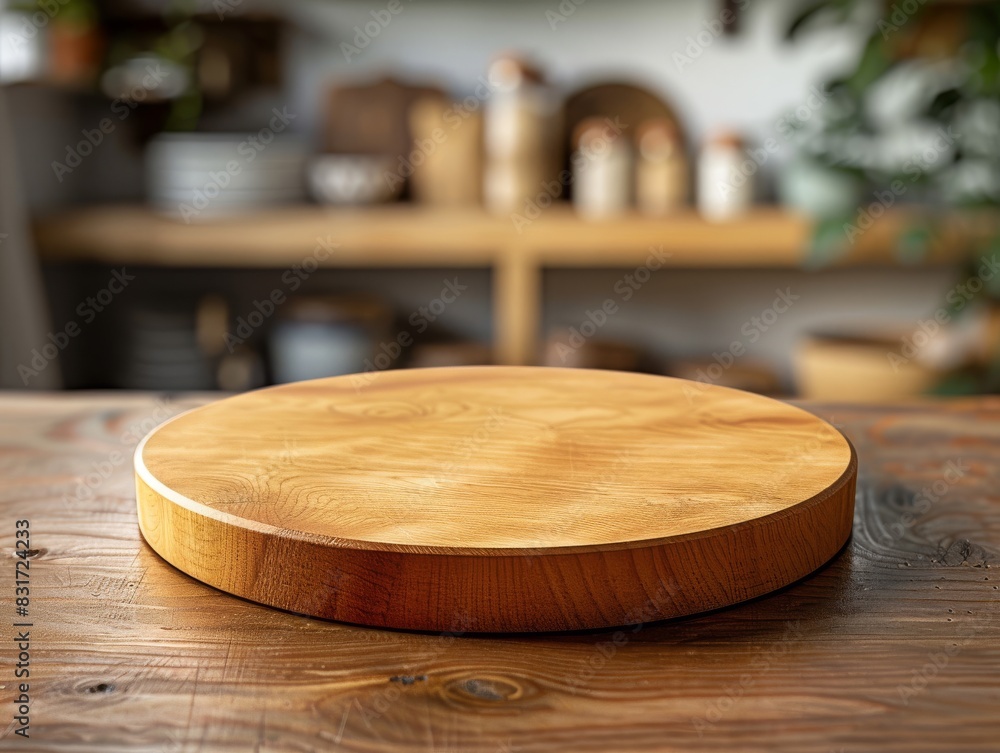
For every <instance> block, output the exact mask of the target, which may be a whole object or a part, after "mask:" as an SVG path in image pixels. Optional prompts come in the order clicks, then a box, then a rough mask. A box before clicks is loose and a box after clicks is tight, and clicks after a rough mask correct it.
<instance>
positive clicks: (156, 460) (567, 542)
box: [135, 366, 857, 632]
mask: <svg viewBox="0 0 1000 753" xmlns="http://www.w3.org/2000/svg"><path fill="white" fill-rule="evenodd" d="M135 467H136V479H137V484H138V506H139V525H140V528H141V530H142V532H143V534H144V536H145V538H146V541H147V542H149V544H150V545H151V546H152V547H153V549H155V550H156V551H157V552H159V553H160V554H161V555H162V556H163V557H164V558H165V559H166V560H167V561H168V562H170V563H172V564H173V565H175V566H176V567H178V568H179V569H181V570H183V571H184V572H186V573H188V574H190V575H193V576H194V577H196V578H198V579H199V580H202V581H205V582H206V583H208V584H210V585H213V586H216V587H217V588H220V589H222V590H224V591H228V592H230V593H234V594H237V595H239V596H243V597H246V598H248V599H252V600H254V601H259V602H262V603H265V604H270V605H273V606H277V607H281V608H283V609H288V610H290V611H293V612H300V613H304V614H310V615H313V616H318V617H326V618H331V619H338V620H343V621H346V622H354V623H360V624H364V625H373V626H378V627H394V628H409V629H417V630H447V629H449V628H450V627H451V626H453V625H455V624H456V623H457V622H458V621H461V624H462V625H463V627H464V629H466V630H468V631H470V632H497V631H507V632H510V631H536V630H576V629H584V628H595V627H611V626H615V625H627V624H632V623H638V622H644V621H647V620H648V619H649V618H653V617H655V618H664V617H677V616H679V615H684V614H690V613H692V612H699V611H706V610H709V609H716V608H718V607H722V606H727V605H729V604H732V603H734V602H738V601H746V600H747V599H750V598H753V597H755V596H759V595H760V594H762V593H766V592H767V591H773V590H774V589H776V588H780V587H782V586H785V585H787V584H789V583H791V582H792V581H795V580H798V579H799V578H801V577H803V576H804V575H806V574H808V573H810V572H812V571H813V570H815V569H816V568H817V567H819V566H820V565H822V564H823V563H825V562H826V561H827V560H828V559H830V557H832V556H833V555H834V554H835V553H836V552H837V551H838V550H839V549H840V548H841V547H842V546H843V545H844V542H845V541H846V540H847V537H848V535H849V534H850V529H851V520H852V516H853V509H854V483H855V477H856V475H857V463H856V461H855V459H854V454H853V451H852V449H851V447H850V444H849V443H848V442H847V440H846V439H844V437H843V436H842V435H841V434H840V433H839V432H838V431H837V430H836V429H834V428H833V427H832V426H830V425H829V424H827V423H826V422H824V421H822V420H820V419H818V418H816V417H815V416H813V415H812V414H810V413H808V412H806V411H804V410H802V409H800V408H796V407H793V406H790V405H788V404H785V403H781V402H778V401H775V400H771V399H768V398H764V397H760V396H758V395H753V394H750V393H746V392H739V391H736V390H731V389H728V388H724V387H715V386H712V385H704V384H699V383H696V382H689V381H685V380H679V379H671V378H667V377H657V376H651V375H645V374H629V373H624V372H611V371H592V370H584V369H551V368H537V367H502V366H476V367H466V368H440V369H409V370H396V371H385V372H377V373H371V374H360V375H350V376H342V377H333V378H329V379H320V380H315V381H311V382H301V383H298V384H289V385H283V386H280V387H272V388H269V389H265V390H259V391H256V392H250V393H245V394H243V395H238V396H236V397H232V398H229V399H228V400H222V401H219V402H217V403H214V404H212V405H209V406H206V407H204V408H201V409H198V410H195V411H192V412H191V413H189V414H187V415H185V416H181V417H179V418H177V419H175V420H173V421H171V422H169V423H167V424H165V425H163V426H161V427H159V428H158V429H156V430H155V431H154V432H153V433H151V434H150V436H149V437H148V438H147V439H146V440H145V441H144V442H143V443H142V444H141V445H140V447H139V450H138V451H137V452H136V456H135ZM290 566H291V567H293V568H294V575H295V577H294V578H292V577H289V575H290V573H289V571H288V568H289V567H290ZM647 605H652V606H647Z"/></svg>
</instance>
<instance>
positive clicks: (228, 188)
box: [146, 133, 306, 222]
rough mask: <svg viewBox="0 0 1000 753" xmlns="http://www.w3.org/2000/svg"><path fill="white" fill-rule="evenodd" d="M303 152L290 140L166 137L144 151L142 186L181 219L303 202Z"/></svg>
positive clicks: (198, 135) (205, 135)
mask: <svg viewBox="0 0 1000 753" xmlns="http://www.w3.org/2000/svg"><path fill="white" fill-rule="evenodd" d="M305 158H306V149H305V148H304V147H303V145H302V144H301V143H300V142H299V141H298V140H297V139H295V138H294V137H291V136H273V137H272V139H271V141H270V142H269V143H267V144H264V143H262V142H261V140H260V139H259V138H258V136H256V135H252V136H251V135H245V134H228V133H165V134H160V135H159V136H157V137H156V138H155V139H153V141H152V142H151V143H150V145H149V148H148V149H147V151H146V188H147V195H148V197H149V201H150V203H151V204H152V205H153V206H154V207H155V208H156V209H158V210H160V211H162V212H165V213H167V214H170V215H172V216H176V217H180V218H182V219H184V220H186V221H189V222H193V221H196V220H202V219H209V218H214V217H219V216H225V215H230V214H239V213H242V212H248V211H252V210H255V209H259V208H261V207H267V206H272V205H275V204H290V203H298V202H302V201H304V199H305V187H304V168H305Z"/></svg>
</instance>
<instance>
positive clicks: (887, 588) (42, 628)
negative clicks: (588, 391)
mask: <svg viewBox="0 0 1000 753" xmlns="http://www.w3.org/2000/svg"><path fill="white" fill-rule="evenodd" d="M207 400H208V398H205V397H183V398H179V399H171V400H168V399H160V398H157V397H156V396H150V395H135V394H132V395H128V394H124V395H79V394H77V395H72V394H60V395H55V396H48V397H26V396H23V395H6V396H0V508H2V510H3V515H2V516H0V521H2V523H0V545H2V552H3V554H4V555H5V557H4V561H5V562H7V563H8V564H7V565H5V568H6V572H7V573H8V577H7V578H6V581H5V582H6V585H5V586H4V587H3V591H2V592H0V594H2V595H0V611H2V619H3V620H4V621H5V624H7V625H11V624H12V623H13V622H15V621H18V620H24V619H27V620H29V621H30V622H31V624H32V627H31V628H30V631H31V641H30V643H31V646H30V653H31V664H30V672H31V674H30V680H27V681H28V682H29V683H30V696H31V713H30V735H31V737H30V740H28V741H25V740H23V739H22V738H19V737H15V736H14V735H13V734H12V733H13V731H14V730H15V729H16V727H17V724H16V723H14V722H13V721H11V711H12V709H14V707H15V704H13V703H12V701H13V700H14V698H15V696H16V693H17V690H18V689H17V687H16V683H15V678H14V671H15V663H16V662H17V661H18V657H17V653H16V651H15V650H14V648H13V647H14V646H15V644H14V642H13V640H12V639H13V638H14V637H15V628H13V627H7V628H6V629H5V630H3V631H0V640H2V641H3V643H4V644H5V645H6V646H7V648H5V649H4V650H2V651H0V665H2V666H0V690H2V693H3V703H4V717H3V719H4V722H3V725H4V726H3V728H2V729H3V733H2V735H0V749H5V750H26V751H28V750H38V751H123V752H124V751H128V752H130V753H132V752H135V751H179V752H185V751H191V752H192V753H193V752H194V751H216V750H220V751H324V750H348V751H372V750H403V751H456V752H457V751H487V752H489V753H500V752H508V751H510V752H513V751H543V750H545V751H548V750H573V751H633V750H677V751H703V750H704V751H708V750H717V751H721V750H740V751H797V752H799V751H817V752H821V753H831V751H873V750H880V751H907V752H910V751H928V752H930V751H933V752H934V753H938V752H940V751H959V750H978V751H995V750H996V749H997V745H998V742H997V741H998V740H1000V614H998V613H1000V399H994V398H988V399H978V400H965V401H956V402H948V403H920V404H912V405H908V406H904V407H891V408H890V407H884V408H883V407H866V408H859V407H841V406H822V407H815V406H814V407H811V410H813V411H814V412H815V413H817V415H820V416H821V417H823V418H825V419H826V420H829V421H831V422H832V423H833V424H834V425H836V426H837V427H838V428H840V429H841V430H842V431H843V432H844V433H845V435H846V436H847V437H848V438H849V439H850V440H851V441H852V443H853V444H854V445H855V447H856V449H857V451H858V457H859V464H860V473H859V477H858V496H857V509H856V518H855V525H854V534H853V538H852V539H851V541H850V543H849V544H848V546H847V547H846V548H845V550H844V551H843V552H842V553H841V554H839V555H838V556H837V557H836V558H835V559H834V561H833V562H832V563H831V564H830V565H828V566H826V567H824V568H822V569H821V570H820V571H818V572H817V573H814V574H813V575H812V576H809V577H807V578H806V579H804V580H803V581H800V582H798V583H796V584H793V585H792V586H789V587H788V588H785V589H783V590H781V591H779V592H776V593H773V594H770V595H767V596H764V597H761V598H759V599H756V600H754V601H752V602H749V603H745V604H742V605H738V606H735V607H732V608H729V609H724V610H720V611H718V612H715V613H711V614H708V615H702V616H698V617H690V618H683V619H679V620H674V621H669V622H662V623H656V624H647V625H645V626H641V627H639V628H638V629H636V628H627V629H624V630H621V631H602V632H586V633H567V634H556V635H514V636H511V635H507V636H494V637H490V636H485V637H484V636H475V637H472V636H469V635H465V634H463V628H462V625H461V624H457V625H456V626H455V628H454V630H452V631H449V632H447V633H444V634H437V633H435V634H421V633H407V632H400V631H386V630H378V629H371V628H362V627H356V626H349V625H342V624H338V623H334V622H326V621H323V620H317V619H311V618H307V617H302V616H298V615H293V614H288V613H284V612H280V611H277V610H274V609H271V608H268V607H264V606H260V605H257V604H254V603H251V602H247V601H243V600H240V599H238V598H235V597H232V596H228V595H226V594H224V593H221V592H219V591H216V590H214V589H213V588H211V587H209V586H206V585H204V584H202V583H200V582H198V581H195V580H193V579H192V578H189V577H187V576H185V575H183V574H182V573H180V572H179V571H177V570H175V569H174V568H172V567H171V566H169V565H167V564H166V563H165V562H164V561H163V560H161V559H160V558H159V557H158V556H157V555H156V554H155V553H154V552H153V551H152V550H151V549H150V548H149V547H148V546H147V545H146V544H145V543H143V541H142V540H141V538H140V535H139V532H138V528H137V524H136V513H135V491H134V489H135V486H134V479H133V475H132V464H131V454H132V451H133V449H134V447H135V445H136V444H137V443H138V441H139V439H140V438H141V437H142V435H144V434H145V433H146V431H148V430H149V429H150V428H152V426H154V425H155V424H157V423H159V422H160V421H162V420H165V419H166V418H168V417H170V416H172V415H175V414H176V413H178V412H180V411H181V410H184V409H186V408H189V407H192V406H194V405H197V404H201V403H204V402H206V401H207ZM23 519H27V520H29V521H30V555H31V556H30V558H29V560H28V561H29V562H30V567H31V569H30V583H31V590H30V605H29V606H28V608H27V609H28V611H29V615H28V616H27V617H26V618H25V617H18V616H17V615H16V613H15V602H14V585H15V584H14V580H15V575H14V573H15V560H16V559H17V558H16V554H15V553H16V541H17V538H16V530H17V529H16V521H18V520H23ZM295 573H296V567H295V563H289V570H288V577H289V578H294V577H295ZM24 681H25V680H23V679H21V680H17V681H16V682H24Z"/></svg>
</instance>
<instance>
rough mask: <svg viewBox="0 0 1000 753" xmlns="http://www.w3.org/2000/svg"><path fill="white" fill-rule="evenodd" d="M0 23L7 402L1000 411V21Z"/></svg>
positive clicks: (123, 1)
mask: <svg viewBox="0 0 1000 753" xmlns="http://www.w3.org/2000/svg"><path fill="white" fill-rule="evenodd" d="M0 8H2V9H3V10H2V13H0V305H2V307H3V308H2V314H0V386H3V387H7V388H15V389H17V388H29V389H30V388H35V389H38V388H41V389H46V388H69V389H79V388H119V389H140V390H146V389H149V390H167V391H174V390H204V389H222V390H243V389H248V388H252V387H257V386H261V385H265V384H271V383H277V382H283V381H290V380H296V379H304V378H312V377H318V376H324V375H333V374H343V373H353V372H376V371H380V370H383V369H389V368H407V367H421V366H432V365H462V364H481V363H506V364H549V365H555V366H579V367H595V368H614V369H626V370H640V371H648V372H653V373H663V374H672V375H677V376H684V377H688V378H691V379H697V380H700V381H703V382H711V383H716V384H724V385H730V386H735V387H740V388H745V389H750V390H755V391H759V392H763V393H767V394H774V395H781V396H803V397H809V398H818V399H833V400H836V399H847V400H885V399H888V398H895V397H900V398H903V397H908V396H913V395H918V394H924V393H936V394H964V393H978V392H994V391H997V390H998V388H1000V308H998V304H997V302H996V301H997V296H998V295H1000V265H998V261H997V259H998V258H1000V241H998V238H1000V221H998V220H1000V213H998V211H997V207H998V204H1000V48H998V43H1000V3H997V2H962V1H958V0H956V1H954V2H935V1H934V0H925V1H920V0H905V1H901V0H897V1H896V2H885V3H882V2H871V1H868V2H859V1H858V0H819V1H818V2H817V0H807V1H806V2H778V1H777V0H735V1H734V0H700V1H699V2H682V1H681V0H673V1H667V2H653V1H652V0H626V1H624V2H622V1H620V0H619V1H618V2H612V1H611V0H514V1H513V2H503V3H501V2H488V1H487V0H466V1H465V2H454V0H451V1H448V0H412V2H411V1H409V0H286V2H281V3H279V2H258V1H256V0H211V1H209V0H205V1H203V2H184V1H181V0H176V1H170V2H168V1H161V2H157V1H156V0H142V1H140V0H120V1H118V2H97V0H37V2H36V0H0Z"/></svg>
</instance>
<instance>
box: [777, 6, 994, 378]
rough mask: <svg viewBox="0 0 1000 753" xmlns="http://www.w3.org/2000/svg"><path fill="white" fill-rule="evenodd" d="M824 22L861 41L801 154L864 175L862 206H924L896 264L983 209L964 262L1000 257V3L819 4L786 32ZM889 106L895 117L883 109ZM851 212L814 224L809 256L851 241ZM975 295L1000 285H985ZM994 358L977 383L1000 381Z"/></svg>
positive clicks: (803, 32) (831, 85)
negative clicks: (983, 220) (946, 219)
mask: <svg viewBox="0 0 1000 753" xmlns="http://www.w3.org/2000/svg"><path fill="white" fill-rule="evenodd" d="M830 28H837V29H841V30H852V31H853V32H854V33H855V34H857V35H858V37H859V38H860V39H861V40H863V44H862V45H861V51H860V53H859V55H858V57H857V60H856V62H855V64H854V66H853V68H851V69H850V70H847V71H844V72H843V73H841V74H840V75H838V76H835V77H834V78H832V79H831V80H830V81H828V82H826V84H825V88H826V90H827V91H828V93H829V98H828V104H827V105H826V106H824V108H823V110H822V112H820V113H819V117H817V118H815V119H814V120H813V121H812V122H811V123H809V124H808V125H807V126H804V127H802V128H801V129H800V131H801V135H802V138H801V139H800V143H801V145H802V149H803V151H804V152H805V153H806V154H808V155H809V156H810V157H811V158H813V159H815V160H817V161H819V162H820V163H821V164H823V165H825V166H827V167H828V168H829V169H835V170H849V171H854V172H856V173H857V174H860V175H863V176H864V178H865V180H866V182H867V184H868V194H867V196H866V198H865V200H864V201H863V202H862V203H861V205H860V206H859V207H858V212H859V213H861V212H863V211H864V210H865V209H866V207H868V206H869V204H870V203H875V202H876V201H880V197H890V198H891V203H892V204H896V203H900V204H903V203H910V204H917V205H920V206H921V208H922V211H921V212H918V213H915V216H916V217H918V219H915V220H914V221H913V222H912V223H911V224H910V225H909V227H907V228H905V229H904V231H903V232H901V233H900V235H899V237H898V238H897V246H896V251H897V254H898V257H899V258H900V260H901V261H903V262H906V261H918V260H920V259H921V258H922V257H923V256H924V255H925V254H926V253H927V251H928V249H930V248H931V247H932V246H933V243H934V240H935V238H936V237H937V236H938V235H939V230H940V226H939V224H940V223H941V222H942V221H943V219H942V217H941V216H942V215H945V214H947V213H948V212H952V213H953V212H954V211H956V210H962V211H978V212H981V213H987V214H989V215H990V217H989V218H988V220H989V221H990V222H992V223H993V224H992V227H994V228H995V229H996V230H994V233H995V234H993V235H992V236H991V235H990V234H989V233H987V234H981V237H979V239H978V240H970V241H969V247H968V248H967V249H965V250H966V251H967V252H968V253H967V255H966V256H967V258H968V259H969V264H970V269H974V268H975V266H976V265H977V264H978V259H979V258H980V257H981V256H982V255H984V254H987V255H988V254H992V253H997V252H1000V212H998V211H997V210H998V209H1000V3H996V2H982V3H973V2H968V3H943V2H934V1H933V0H907V2H902V1H901V0H895V1H894V2H892V3H891V4H890V3H876V4H873V3H870V2H863V1H862V0H815V1H813V2H809V3H808V4H807V5H805V6H803V7H801V8H800V9H799V10H798V12H797V13H796V15H795V16H794V18H793V19H792V20H791V22H790V23H789V26H788V29H787V38H788V39H789V40H790V41H796V40H799V39H801V38H803V37H805V36H807V35H809V34H810V33H814V32H815V31H817V30H820V29H830ZM893 101H895V103H896V111H895V113H893V112H892V108H891V107H887V103H892V102H893ZM907 139H909V142H908V141H907ZM907 147H909V148H907ZM881 203H882V204H883V206H884V205H885V204H886V203H887V202H886V201H881ZM936 208H940V209H942V210H945V211H943V212H937V211H934V210H935V209H936ZM856 219H857V218H856V217H830V218H826V219H824V220H823V221H821V222H819V223H817V227H816V231H815V235H814V238H813V254H814V259H813V261H814V263H820V264H822V263H828V262H829V261H830V260H832V259H834V258H836V257H837V256H838V255H839V254H840V253H843V252H844V251H845V250H846V249H847V248H849V246H850V237H851V236H850V228H851V227H853V224H852V223H854V222H855V221H856ZM972 237H973V238H975V237H977V236H972ZM963 272H964V273H966V274H968V272H969V270H963ZM994 282H996V281H994ZM983 296H984V297H994V298H995V297H997V296H1000V290H998V289H997V286H996V285H993V286H992V288H991V287H990V286H986V287H985V288H984V293H983ZM997 356H998V357H997V359H995V361H996V362H995V363H994V365H993V367H992V368H990V369H988V370H987V373H986V374H984V375H980V377H981V379H980V380H979V381H978V382H977V383H976V384H977V389H980V390H982V389H991V390H996V389H997V388H998V387H1000V354H997ZM968 384H969V382H968V380H965V381H964V382H963V386H964V387H967V386H968Z"/></svg>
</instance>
